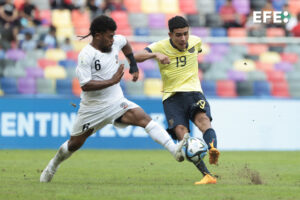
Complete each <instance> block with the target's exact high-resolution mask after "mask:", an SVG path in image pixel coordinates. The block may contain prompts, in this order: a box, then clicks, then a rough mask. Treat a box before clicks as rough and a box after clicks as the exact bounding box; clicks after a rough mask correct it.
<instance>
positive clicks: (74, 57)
mask: <svg viewBox="0 0 300 200" xmlns="http://www.w3.org/2000/svg"><path fill="white" fill-rule="evenodd" d="M78 54H79V52H78V51H68V52H67V59H70V60H77V59H78Z"/></svg>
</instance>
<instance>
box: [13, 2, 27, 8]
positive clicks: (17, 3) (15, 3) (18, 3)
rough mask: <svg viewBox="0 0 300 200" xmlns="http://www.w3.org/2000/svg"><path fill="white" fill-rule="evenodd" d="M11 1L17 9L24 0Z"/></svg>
mask: <svg viewBox="0 0 300 200" xmlns="http://www.w3.org/2000/svg"><path fill="white" fill-rule="evenodd" d="M13 2H14V5H15V6H16V8H17V9H18V10H19V9H20V8H21V6H22V5H23V4H24V2H25V0H14V1H13Z"/></svg>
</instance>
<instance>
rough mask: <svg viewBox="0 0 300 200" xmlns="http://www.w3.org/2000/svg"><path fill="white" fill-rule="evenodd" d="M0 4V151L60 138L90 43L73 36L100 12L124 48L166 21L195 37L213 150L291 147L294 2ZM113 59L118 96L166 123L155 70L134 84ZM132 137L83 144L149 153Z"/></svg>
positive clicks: (152, 37)
mask: <svg viewBox="0 0 300 200" xmlns="http://www.w3.org/2000/svg"><path fill="white" fill-rule="evenodd" d="M0 2H1V3H0V5H1V6H0V19H1V21H0V23H1V26H0V31H1V40H0V41H1V42H0V96H1V97H0V114H1V118H0V124H1V130H0V148H57V147H58V145H59V144H60V143H61V142H63V141H65V139H66V137H67V136H68V134H69V131H70V127H71V125H72V120H73V119H74V113H75V112H76V109H77V108H74V107H72V106H71V105H70V104H72V103H74V104H78V102H79V95H80V92H81V89H80V86H79V83H78V80H77V79H76V77H75V67H76V62H77V55H78V53H79V51H80V50H81V49H82V48H83V46H85V45H86V44H87V43H88V42H89V41H90V38H88V39H85V40H83V41H80V40H78V37H77V35H85V34H87V33H88V32H89V30H88V29H89V25H90V22H91V21H92V19H93V18H94V17H95V16H97V15H99V14H107V15H109V16H111V17H112V18H113V19H114V20H115V21H116V22H117V25H118V29H117V34H123V35H125V36H126V37H127V38H128V40H129V41H130V42H131V44H132V47H133V49H134V51H139V50H142V49H144V48H145V47H146V46H147V45H148V44H149V43H151V42H155V41H157V40H160V39H163V38H166V37H168V35H167V33H168V28H167V21H168V19H169V18H170V17H172V16H175V15H182V16H185V17H186V19H187V20H188V22H189V24H190V32H191V34H194V35H197V36H200V37H201V38H202V40H203V52H202V53H201V54H199V57H198V61H199V79H201V84H202V88H203V90H204V93H205V95H206V96H207V97H208V99H209V101H210V102H211V104H212V109H213V115H214V117H215V118H214V123H215V127H216V129H217V132H218V135H219V137H220V140H219V141H220V147H221V148H222V147H223V148H224V149H254V150H256V149H264V147H266V149H289V150H290V149H300V145H299V144H297V142H296V141H297V138H298V139H300V138H299V136H298V134H297V131H299V129H300V128H299V121H300V118H299V113H300V110H299V108H300V102H299V98H300V60H299V56H300V46H299V43H300V40H299V38H298V36H300V21H299V22H298V20H297V15H298V14H299V13H300V1H299V0H232V1H226V0H124V1H122V0H107V1H106V0H73V1H72V0H1V1H0ZM252 11H288V13H289V15H288V16H283V15H282V17H283V18H284V17H287V18H288V19H289V21H288V23H281V24H274V23H272V22H271V21H269V22H268V23H265V24H254V23H253V16H252ZM119 58H120V60H121V62H123V63H125V64H126V66H127V69H126V71H125V74H124V77H123V80H122V81H121V86H122V88H123V91H124V93H125V96H127V97H128V98H129V99H131V100H133V101H135V102H137V103H138V104H140V105H141V106H142V107H143V108H145V110H146V111H147V112H148V113H151V116H152V117H153V118H154V119H156V120H158V121H160V122H161V123H162V124H165V125H166V122H165V119H164V116H163V110H162V106H161V99H160V97H161V96H162V93H161V87H162V82H161V80H160V73H159V69H158V66H157V63H156V62H155V61H154V60H149V61H146V62H143V63H140V64H139V69H140V74H141V76H140V79H139V81H138V82H137V83H133V82H131V76H130V74H129V70H128V63H127V61H126V59H125V57H124V55H122V54H120V56H119ZM239 120H240V121H239ZM228 124H231V125H230V126H229V125H228ZM287 129H289V131H288V132H287ZM141 132H142V130H140V129H137V128H136V129H125V130H123V131H120V130H117V131H116V130H115V129H112V128H111V127H110V128H107V129H105V130H104V131H103V133H97V134H96V135H95V136H94V137H95V140H93V139H91V142H90V143H89V144H88V145H87V146H88V147H93V148H157V147H158V146H156V145H155V144H153V143H150V144H148V142H149V141H150V139H149V138H146V137H147V136H146V135H145V134H144V133H141ZM193 132H194V134H199V133H197V131H193ZM50 133H51V134H50ZM243 134H244V135H243ZM282 134H284V135H285V136H284V137H283V136H282ZM96 138H97V139H99V140H97V139H96ZM124 138H126V139H127V140H126V141H128V143H125V144H124V143H123V141H124V140H125V139H124ZM270 138H277V140H275V139H274V141H273V140H270ZM291 138H293V140H292V141H291ZM92 140H93V141H94V142H93V141H92ZM236 140H238V141H239V142H237V141H236ZM141 141H143V142H141ZM234 141H235V143H234ZM241 141H243V142H241ZM264 141H267V143H269V144H266V143H265V142H264ZM298 141H299V140H298ZM254 143H255V144H254ZM89 145H90V146H89Z"/></svg>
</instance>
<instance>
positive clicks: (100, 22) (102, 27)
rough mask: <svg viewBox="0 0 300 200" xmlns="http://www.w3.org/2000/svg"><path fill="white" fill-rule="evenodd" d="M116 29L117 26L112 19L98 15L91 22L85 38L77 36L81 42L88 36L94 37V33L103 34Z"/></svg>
mask: <svg viewBox="0 0 300 200" xmlns="http://www.w3.org/2000/svg"><path fill="white" fill-rule="evenodd" d="M116 29H117V24H116V22H115V21H114V20H113V19H112V18H110V17H108V16H106V15H100V16H98V17H96V18H95V19H94V20H93V21H92V23H91V26H90V33H89V34H87V35H85V36H79V37H80V38H81V40H82V39H84V38H87V37H88V36H90V35H91V36H93V37H94V36H95V35H96V33H103V32H106V31H107V30H110V31H115V30H116Z"/></svg>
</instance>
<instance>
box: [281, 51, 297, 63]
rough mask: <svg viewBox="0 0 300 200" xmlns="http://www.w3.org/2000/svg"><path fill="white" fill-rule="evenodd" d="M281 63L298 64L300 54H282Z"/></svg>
mask: <svg viewBox="0 0 300 200" xmlns="http://www.w3.org/2000/svg"><path fill="white" fill-rule="evenodd" d="M280 56H281V61H284V62H289V63H293V64H294V63H296V62H297V61H298V54H296V53H282V54H280Z"/></svg>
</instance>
